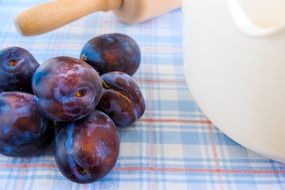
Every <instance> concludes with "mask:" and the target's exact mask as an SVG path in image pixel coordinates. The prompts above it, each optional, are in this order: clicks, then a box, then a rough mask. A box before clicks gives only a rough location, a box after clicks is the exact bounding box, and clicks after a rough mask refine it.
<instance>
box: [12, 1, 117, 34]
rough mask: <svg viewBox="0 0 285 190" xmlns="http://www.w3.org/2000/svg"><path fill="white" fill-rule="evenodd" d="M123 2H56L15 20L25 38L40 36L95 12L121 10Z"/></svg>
mask: <svg viewBox="0 0 285 190" xmlns="http://www.w3.org/2000/svg"><path fill="white" fill-rule="evenodd" d="M121 5H122V0H80V1H79V0H56V1H51V2H48V3H45V4H41V5H38V6H36V7H33V8H31V9H28V10H26V11H24V12H22V13H21V14H20V15H19V16H17V17H16V19H15V26H16V28H17V30H18V31H19V32H20V33H21V34H22V35H24V36H32V35H38V34H42V33H46V32H49V31H52V30H54V29H57V28H59V27H62V26H64V25H66V24H68V23H70V22H72V21H75V20H77V19H79V18H81V17H83V16H86V15H88V14H90V13H92V12H95V11H109V10H115V9H119V8H120V6H121Z"/></svg>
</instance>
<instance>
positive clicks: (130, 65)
mask: <svg viewBox="0 0 285 190" xmlns="http://www.w3.org/2000/svg"><path fill="white" fill-rule="evenodd" d="M80 58H81V59H82V60H83V61H86V62H87V63H89V64H90V65H91V66H92V67H94V68H95V69H96V70H97V71H98V72H99V74H100V75H102V74H104V73H107V72H111V71H122V72H125V73H127V74H129V75H133V74H134V73H135V72H136V71H137V69H138V67H139V65H140V61H141V52H140V48H139V46H138V44H137V43H136V42H135V40H133V39H132V38H130V37H129V36H127V35H123V34H118V33H113V34H105V35H101V36H98V37H96V38H93V39H91V40H90V41H88V42H87V43H86V44H85V45H84V47H83V49H82V51H81V54H80Z"/></svg>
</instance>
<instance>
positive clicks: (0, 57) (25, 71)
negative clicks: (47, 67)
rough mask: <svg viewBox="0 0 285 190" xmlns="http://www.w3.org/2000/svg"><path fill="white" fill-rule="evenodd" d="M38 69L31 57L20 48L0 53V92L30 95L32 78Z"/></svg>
mask: <svg viewBox="0 0 285 190" xmlns="http://www.w3.org/2000/svg"><path fill="white" fill-rule="evenodd" d="M38 67H39V63H38V62H37V60H36V59H35V58H34V57H33V55H32V54H31V53H30V52H28V51H27V50H25V49H23V48H20V47H9V48H5V49H3V50H1V51H0V91H2V92H4V91H23V92H28V93H32V76H33V73H34V72H35V70H36V69H37V68H38Z"/></svg>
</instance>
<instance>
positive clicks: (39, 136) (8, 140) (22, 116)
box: [0, 92, 54, 157]
mask: <svg viewBox="0 0 285 190" xmlns="http://www.w3.org/2000/svg"><path fill="white" fill-rule="evenodd" d="M53 136H54V129H53V127H52V123H51V122H50V121H49V120H47V119H46V118H44V117H42V116H41V114H40V112H39V110H38V108H37V106H36V102H35V97H34V96H33V95H31V94H28V93H24V92H3V93H1V94H0V153H1V154H4V155H6V156H13V157H21V156H33V155H36V154H38V153H40V152H41V151H43V150H44V149H45V148H46V147H47V146H48V145H49V144H50V143H51V142H52V140H53Z"/></svg>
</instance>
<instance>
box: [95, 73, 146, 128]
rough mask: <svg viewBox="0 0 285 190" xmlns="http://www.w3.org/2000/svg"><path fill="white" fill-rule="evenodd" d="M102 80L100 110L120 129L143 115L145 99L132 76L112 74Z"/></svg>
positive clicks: (107, 74) (103, 76) (105, 75)
mask: <svg viewBox="0 0 285 190" xmlns="http://www.w3.org/2000/svg"><path fill="white" fill-rule="evenodd" d="M101 79H102V83H103V88H104V90H103V95H102V98H101V100H100V102H99V104H98V109H100V110H102V111H103V112H105V113H106V114H107V115H108V116H109V117H111V118H112V120H113V121H114V122H115V124H116V125H117V126H118V127H127V126H129V125H131V124H132V123H134V122H135V121H136V120H138V119H139V118H140V117H141V116H142V115H143V113H144V111H145V101H144V97H143V95H142V93H141V90H140V88H139V87H138V85H137V84H136V82H135V81H134V79H133V78H132V77H131V76H129V75H128V74H125V73H123V72H110V73H106V74H104V75H102V76H101Z"/></svg>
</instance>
